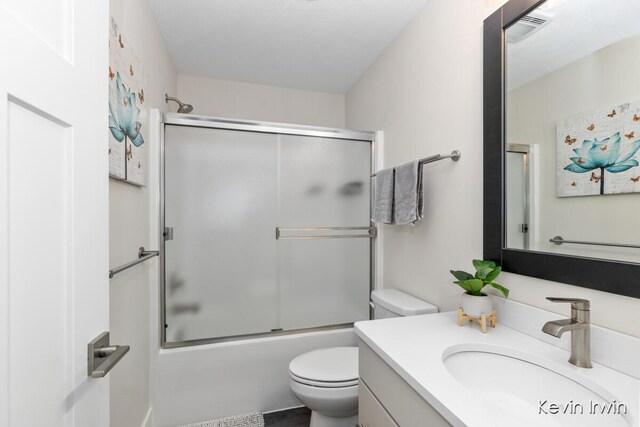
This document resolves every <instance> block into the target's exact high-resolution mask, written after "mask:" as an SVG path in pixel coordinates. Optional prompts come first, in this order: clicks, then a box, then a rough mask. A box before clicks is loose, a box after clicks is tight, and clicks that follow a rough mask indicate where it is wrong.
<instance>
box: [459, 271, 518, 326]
mask: <svg viewBox="0 0 640 427" xmlns="http://www.w3.org/2000/svg"><path fill="white" fill-rule="evenodd" d="M473 266H474V267H475V269H476V273H475V274H471V273H467V272H466V271H461V270H451V274H453V276H454V277H455V278H456V279H457V280H456V281H455V282H453V283H455V284H456V285H458V286H460V287H461V288H462V289H464V290H465V291H466V292H465V293H464V294H462V311H464V313H465V314H467V315H469V316H473V317H480V316H481V315H482V313H484V314H485V315H487V316H488V315H490V314H491V312H492V310H493V303H492V302H491V299H490V298H488V297H487V295H486V294H483V293H482V289H484V287H485V286H491V287H492V288H495V289H497V290H499V291H500V292H502V294H503V295H504V297H505V298H507V297H508V296H509V289H507V288H505V287H504V286H502V285H499V284H497V283H495V282H494V280H495V279H496V278H497V277H498V276H499V275H500V272H501V271H502V268H501V267H499V266H496V263H495V262H493V261H483V260H480V259H474V260H473Z"/></svg>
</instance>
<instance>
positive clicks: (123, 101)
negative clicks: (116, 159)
mask: <svg viewBox="0 0 640 427" xmlns="http://www.w3.org/2000/svg"><path fill="white" fill-rule="evenodd" d="M115 104H116V105H113V103H112V102H111V100H110V101H109V130H110V131H111V134H112V135H113V137H114V138H115V139H116V140H117V141H118V142H123V141H124V144H125V147H126V145H127V141H131V143H132V144H133V145H135V146H136V147H140V146H141V145H142V144H144V138H143V137H142V132H141V130H142V123H140V122H139V121H138V117H139V116H140V109H139V108H138V107H137V106H136V93H134V92H132V91H131V90H130V89H128V88H127V87H126V86H125V85H124V84H123V83H122V79H121V78H120V73H119V72H118V73H117V74H116V99H115Z"/></svg>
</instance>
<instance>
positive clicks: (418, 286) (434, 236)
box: [346, 0, 640, 336]
mask: <svg viewBox="0 0 640 427" xmlns="http://www.w3.org/2000/svg"><path fill="white" fill-rule="evenodd" d="M501 3H504V2H503V1H494V0H492V1H485V2H480V1H477V0H457V1H447V0H432V1H430V2H428V3H427V4H426V6H425V7H424V8H423V9H422V10H421V11H420V13H419V14H418V15H417V16H416V17H415V18H414V19H413V20H412V22H411V23H410V24H409V25H408V26H407V27H406V28H405V29H404V30H403V31H402V33H401V34H400V35H399V36H398V37H397V38H396V39H395V40H394V41H393V42H392V43H391V44H390V45H389V46H388V47H387V48H386V49H385V51H384V52H383V53H382V54H381V56H380V57H379V58H378V59H377V60H376V61H375V62H374V63H373V64H372V65H371V67H370V68H369V69H368V70H367V71H366V72H365V74H364V75H363V76H362V78H361V79H360V80H359V81H358V82H357V83H356V84H355V85H354V86H353V87H352V88H351V90H350V91H349V92H348V93H347V98H346V114H347V119H346V125H347V127H349V128H361V129H382V130H384V131H385V148H384V159H385V165H387V166H391V165H395V164H399V163H402V162H405V161H409V160H412V159H415V158H419V157H424V156H428V155H431V154H435V153H447V152H449V151H451V150H453V149H460V150H462V159H461V160H460V161H459V162H458V163H452V162H449V161H447V162H438V163H436V164H432V165H429V166H428V167H426V168H425V171H424V179H425V181H424V187H425V219H424V221H422V223H420V224H419V225H417V226H416V227H389V226H386V227H383V233H384V254H385V256H384V278H383V282H384V286H385V287H397V288H399V289H403V290H405V291H407V292H409V293H411V294H414V295H416V296H418V297H421V298H424V299H426V300H428V301H431V302H432V303H434V304H436V305H438V306H439V307H440V308H441V309H443V310H452V309H455V308H457V307H458V304H459V301H460V293H461V290H460V289H459V288H457V287H456V286H455V285H454V284H452V283H451V282H452V280H451V275H450V274H449V269H451V268H455V269H471V268H472V267H471V259H472V258H481V257H482V202H483V200H482V180H483V175H482V129H483V127H482V39H483V37H482V26H483V20H484V18H485V17H486V16H488V15H489V14H490V13H492V12H493V11H494V10H495V9H496V8H497V7H498V6H500V4H501ZM501 281H502V283H503V284H504V285H506V286H508V287H509V288H510V289H511V295H510V297H511V298H512V299H514V300H516V301H520V302H523V303H526V304H530V305H533V306H538V307H541V308H544V309H547V310H552V311H556V312H559V313H563V314H568V312H569V309H568V307H566V306H562V305H560V306H559V305H554V304H553V303H550V302H547V301H546V300H545V299H544V298H545V297H546V296H549V295H555V296H575V297H583V298H588V299H590V300H591V301H592V302H593V304H592V321H593V322H594V323H595V324H598V325H601V326H604V327H607V328H611V329H616V330H619V331H622V332H625V333H629V334H632V335H635V336H640V324H639V323H638V322H629V321H628V318H629V317H628V316H629V313H635V312H638V310H640V300H637V299H632V298H627V297H621V296H617V295H613V294H606V293H603V292H598V291H591V290H587V289H583V288H578V287H574V286H569V285H564V284H560V283H554V282H549V281H544V280H538V279H533V278H529V277H524V276H518V275H514V274H508V273H505V274H503V275H502V276H501ZM541 326H542V325H541Z"/></svg>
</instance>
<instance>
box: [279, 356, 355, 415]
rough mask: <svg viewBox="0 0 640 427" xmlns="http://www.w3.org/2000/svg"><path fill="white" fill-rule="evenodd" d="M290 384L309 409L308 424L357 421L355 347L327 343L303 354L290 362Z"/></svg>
mask: <svg viewBox="0 0 640 427" xmlns="http://www.w3.org/2000/svg"><path fill="white" fill-rule="evenodd" d="M289 385H290V387H291V391H292V392H293V393H294V394H295V395H296V397H297V398H298V399H299V400H300V401H301V402H302V403H304V404H305V405H306V406H307V407H308V408H309V409H311V424H310V427H347V426H349V427H353V426H354V425H356V424H357V423H358V415H357V414H358V347H330V348H322V349H319V350H314V351H310V352H308V353H305V354H302V355H300V356H298V357H296V358H295V359H293V360H292V361H291V363H290V364H289Z"/></svg>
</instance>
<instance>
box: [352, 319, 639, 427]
mask: <svg viewBox="0 0 640 427" xmlns="http://www.w3.org/2000/svg"><path fill="white" fill-rule="evenodd" d="M549 320H551V319H549ZM536 327H539V328H541V327H542V324H540V325H539V326H536ZM355 331H356V334H357V335H358V337H359V338H360V339H361V340H362V341H363V342H364V343H366V344H367V345H368V346H369V347H371V348H372V349H373V350H374V351H375V352H376V353H377V354H378V355H379V356H380V357H381V358H382V359H383V360H384V361H385V362H386V363H387V364H389V365H390V366H391V367H392V368H393V369H394V370H395V371H396V372H397V373H398V374H399V375H400V376H401V377H402V378H403V379H404V380H405V381H406V382H407V383H408V384H409V385H411V387H413V389H415V390H416V391H417V392H418V394H419V395H420V396H422V397H423V398H424V399H425V400H426V401H427V402H428V403H429V404H430V405H431V406H433V407H434V408H435V409H436V410H437V411H438V412H440V414H441V415H442V416H443V417H444V418H446V419H447V420H448V421H449V422H450V423H451V424H453V425H454V426H473V427H475V426H492V427H494V426H510V427H512V426H521V425H524V424H523V419H522V418H521V417H518V416H516V415H514V414H510V413H508V411H500V410H498V409H497V407H491V406H490V405H487V404H486V402H483V401H480V400H479V399H478V398H477V396H473V395H472V394H471V393H470V391H469V389H468V388H466V387H465V386H464V385H462V384H461V383H459V382H458V381H457V380H456V379H455V378H454V377H453V376H452V375H451V374H450V373H449V371H448V370H447V368H446V367H445V365H444V364H443V355H444V354H445V351H446V350H447V349H448V348H450V347H451V346H459V345H465V344H477V345H488V346H499V347H500V348H502V349H504V350H505V351H506V352H507V353H509V352H512V353H513V354H518V353H522V352H524V353H527V354H531V355H534V356H535V357H539V358H543V359H544V360H547V363H551V364H552V365H553V366H554V370H555V368H557V371H558V372H563V371H564V372H567V373H571V374H572V375H579V376H580V378H584V379H585V381H587V382H590V383H595V384H598V385H600V386H601V387H603V388H605V389H606V390H608V391H609V392H611V393H612V394H613V396H614V397H615V398H616V399H617V401H618V402H624V403H625V404H626V405H627V406H628V408H629V416H628V417H627V419H628V420H629V421H630V425H633V426H636V425H638V423H639V421H638V406H639V390H640V380H638V379H637V378H634V377H632V376H629V375H625V374H623V373H621V372H618V371H616V370H614V369H611V368H609V367H606V366H603V365H601V364H598V363H594V364H593V368H592V369H584V368H578V367H576V366H573V365H571V364H569V362H568V358H569V353H568V352H567V351H566V350H564V349H562V348H559V347H556V346H554V345H551V344H549V343H546V342H543V341H541V340H539V339H536V338H533V337H531V336H529V335H526V334H525V333H522V332H519V331H517V330H514V329H511V328H509V327H507V326H504V325H502V324H500V312H498V325H497V327H496V328H495V329H492V328H491V327H489V328H488V331H487V333H486V334H483V333H481V331H480V329H479V325H477V324H466V323H465V325H463V326H462V327H460V326H458V324H457V313H456V312H448V313H440V314H427V315H422V316H412V317H399V318H393V319H381V320H371V321H364V322H357V323H356V324H355ZM565 335H569V334H565ZM631 338H633V337H631ZM552 339H555V338H552ZM633 339H634V340H635V338H633ZM608 351H610V352H611V351H615V350H614V349H613V348H609V349H608ZM629 356H630V357H633V359H634V361H635V362H634V363H637V358H638V354H637V353H636V354H634V355H633V356H631V355H629ZM541 360H542V359H541ZM479 368H481V367H479ZM535 380H536V379H535V378H523V379H522V381H523V386H526V383H527V381H535ZM541 398H543V396H541Z"/></svg>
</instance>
